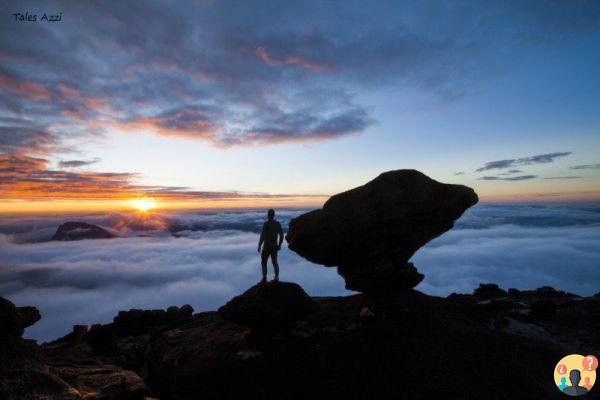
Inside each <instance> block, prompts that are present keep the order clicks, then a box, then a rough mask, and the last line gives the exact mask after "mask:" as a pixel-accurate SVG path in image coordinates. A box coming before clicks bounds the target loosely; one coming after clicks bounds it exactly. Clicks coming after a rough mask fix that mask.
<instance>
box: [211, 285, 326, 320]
mask: <svg viewBox="0 0 600 400" xmlns="http://www.w3.org/2000/svg"><path fill="white" fill-rule="evenodd" d="M317 310H318V307H317V304H316V303H315V302H314V301H313V300H312V299H311V298H310V297H309V296H308V295H307V294H306V292H305V291H304V290H303V289H302V288H301V287H300V286H299V285H297V284H295V283H291V282H269V283H259V284H256V285H254V286H252V287H251V288H250V289H248V290H246V291H245V292H244V293H242V294H241V295H239V296H236V297H234V298H233V299H231V300H230V301H229V302H227V304H225V305H224V306H223V307H221V308H219V313H220V314H221V316H222V317H223V319H224V320H227V321H231V322H235V323H237V324H239V325H245V326H249V327H253V328H261V329H267V330H272V329H278V328H283V327H286V326H287V325H288V324H289V323H291V322H293V321H295V320H297V319H300V318H302V317H305V316H307V315H310V314H313V313H315V312H316V311H317Z"/></svg>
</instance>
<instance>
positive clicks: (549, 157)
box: [475, 151, 572, 172]
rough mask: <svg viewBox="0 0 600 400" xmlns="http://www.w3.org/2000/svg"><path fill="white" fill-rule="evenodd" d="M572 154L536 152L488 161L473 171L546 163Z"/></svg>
mask: <svg viewBox="0 0 600 400" xmlns="http://www.w3.org/2000/svg"><path fill="white" fill-rule="evenodd" d="M570 154H572V152H570V151H567V152H557V153H547V154H538V155H535V156H531V157H523V158H513V159H508V160H498V161H490V162H487V163H485V164H484V165H483V167H481V168H478V169H477V170H476V171H475V172H481V171H489V170H492V169H504V168H510V167H516V166H520V165H531V164H547V163H551V162H554V160H555V159H556V158H559V157H566V156H568V155H570Z"/></svg>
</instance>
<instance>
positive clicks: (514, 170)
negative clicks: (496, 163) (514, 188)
mask: <svg viewBox="0 0 600 400" xmlns="http://www.w3.org/2000/svg"><path fill="white" fill-rule="evenodd" d="M522 172H523V171H521V170H520V169H511V170H508V171H506V172H503V173H501V174H499V175H512V174H520V173H522Z"/></svg>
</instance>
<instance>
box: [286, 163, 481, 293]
mask: <svg viewBox="0 0 600 400" xmlns="http://www.w3.org/2000/svg"><path fill="white" fill-rule="evenodd" d="M477 201H478V198H477V194H476V193H475V192H474V191H473V189H471V188H468V187H466V186H462V185H449V184H443V183H440V182H437V181H435V180H433V179H431V178H429V177H427V176H426V175H424V174H422V173H421V172H419V171H415V170H397V171H389V172H385V173H383V174H381V175H379V176H378V177H377V178H375V179H374V180H372V181H370V182H368V183H367V184H365V185H363V186H359V187H357V188H354V189H351V190H348V191H346V192H343V193H339V194H336V195H334V196H332V197H331V198H330V199H329V200H328V201H327V202H326V203H325V205H324V206H323V208H322V209H320V210H314V211H311V212H309V213H306V214H303V215H301V216H299V217H297V218H295V219H293V220H292V221H291V222H290V225H289V232H288V234H287V236H286V239H287V241H288V243H289V247H290V249H292V250H293V251H295V252H296V253H298V254H300V255H301V256H303V257H305V258H306V259H308V260H309V261H312V262H314V263H318V264H322V265H325V266H328V267H331V266H337V267H339V268H338V272H339V273H340V275H342V276H343V277H344V278H345V280H346V288H348V289H352V290H359V291H365V292H379V291H387V290H390V289H393V288H396V289H406V288H412V287H414V286H415V285H416V284H418V283H419V282H420V281H421V280H422V279H423V275H421V274H419V273H418V272H417V271H416V269H415V268H414V266H412V264H407V263H408V260H409V259H410V258H411V257H412V255H413V254H414V253H415V252H416V251H417V250H418V249H419V248H420V247H422V246H423V245H425V244H426V243H427V242H429V241H430V240H432V239H434V238H436V237H437V236H439V235H441V234H442V233H444V232H446V231H448V230H450V229H451V228H452V227H453V226H454V221H455V220H456V219H458V218H459V217H460V216H461V215H462V214H463V212H464V211H465V210H466V209H468V208H469V207H471V206H472V205H474V204H476V203H477Z"/></svg>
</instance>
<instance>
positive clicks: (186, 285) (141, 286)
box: [0, 230, 347, 340]
mask: <svg viewBox="0 0 600 400" xmlns="http://www.w3.org/2000/svg"><path fill="white" fill-rule="evenodd" d="M257 242H258V234H256V233H248V232H240V231H233V230H228V231H208V232H196V233H195V234H194V235H192V237H181V238H170V237H166V238H165V237H163V238H147V237H146V238H126V239H116V240H115V239H113V240H110V241H103V240H89V241H82V242H49V243H36V244H21V245H15V244H12V243H10V242H8V241H7V240H6V238H5V237H2V236H0V248H1V249H2V255H1V256H0V264H2V268H1V269H0V295H2V296H6V297H8V298H10V299H11V300H12V301H14V302H15V303H17V304H35V305H36V307H38V308H39V309H40V311H41V313H42V316H43V318H42V320H41V321H40V322H38V323H37V324H35V325H34V326H33V327H32V328H30V329H28V331H27V334H26V336H27V337H32V338H36V339H38V340H49V339H52V338H55V337H57V336H60V335H63V334H65V333H67V332H68V331H69V330H70V328H71V326H72V325H73V324H80V323H83V324H92V323H97V322H104V323H106V322H110V321H111V320H112V318H113V317H114V316H115V315H116V314H117V312H118V311H119V310H123V309H130V308H166V307H168V306H170V305H183V304H191V305H192V306H193V307H194V308H195V310H196V311H206V310H214V309H216V308H218V307H219V306H221V305H223V304H224V303H225V302H226V301H228V300H229V299H230V298H231V297H233V296H234V295H237V294H239V293H241V292H243V291H244V290H245V289H247V288H248V287H249V286H250V285H252V284H254V283H256V282H258V280H259V278H260V260H259V259H258V256H257V253H256V244H257ZM106 246H109V247H110V249H111V250H110V252H106ZM17 260H18V265H15V261H17ZM279 262H280V265H281V269H282V271H281V277H282V279H285V280H291V281H295V282H298V283H300V284H301V285H302V286H303V287H304V289H305V290H307V292H308V293H310V294H312V295H323V294H333V295H343V294H346V293H347V292H346V291H345V289H344V287H343V281H342V279H341V278H339V277H338V276H337V273H336V271H335V268H330V269H321V268H316V267H315V266H313V265H310V263H309V262H307V261H305V260H303V259H301V258H300V257H299V256H297V255H296V254H295V253H293V252H291V251H289V250H287V249H284V250H282V252H281V254H280V257H279ZM269 269H270V271H269V273H270V275H271V276H272V270H271V267H269Z"/></svg>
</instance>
